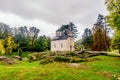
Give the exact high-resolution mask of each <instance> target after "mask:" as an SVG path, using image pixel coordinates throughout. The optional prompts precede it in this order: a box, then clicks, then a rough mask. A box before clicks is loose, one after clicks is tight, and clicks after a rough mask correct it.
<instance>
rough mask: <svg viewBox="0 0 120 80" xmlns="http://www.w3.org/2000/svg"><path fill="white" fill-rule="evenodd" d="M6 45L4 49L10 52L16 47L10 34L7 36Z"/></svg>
mask: <svg viewBox="0 0 120 80" xmlns="http://www.w3.org/2000/svg"><path fill="white" fill-rule="evenodd" d="M6 45H7V48H6V51H7V52H8V53H12V50H13V49H16V48H17V45H16V44H15V42H14V40H13V38H12V36H8V39H7V43H6Z"/></svg>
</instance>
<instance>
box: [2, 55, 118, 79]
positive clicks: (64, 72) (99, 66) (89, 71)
mask: <svg viewBox="0 0 120 80" xmlns="http://www.w3.org/2000/svg"><path fill="white" fill-rule="evenodd" d="M93 58H98V60H96V61H89V62H81V63H78V65H79V66H71V65H70V63H57V62H54V63H49V64H46V65H39V61H36V62H32V63H29V62H27V61H20V62H19V63H18V64H14V65H3V64H1V63H0V80H115V77H116V76H118V77H120V57H112V56H96V57H93Z"/></svg>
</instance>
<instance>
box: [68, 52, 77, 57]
mask: <svg viewBox="0 0 120 80" xmlns="http://www.w3.org/2000/svg"><path fill="white" fill-rule="evenodd" d="M66 56H71V57H73V56H77V54H75V52H67V53H66Z"/></svg>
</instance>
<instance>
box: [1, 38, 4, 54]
mask: <svg viewBox="0 0 120 80" xmlns="http://www.w3.org/2000/svg"><path fill="white" fill-rule="evenodd" d="M4 53H5V48H4V40H2V39H0V54H1V55H3V54H4Z"/></svg>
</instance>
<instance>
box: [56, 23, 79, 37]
mask: <svg viewBox="0 0 120 80" xmlns="http://www.w3.org/2000/svg"><path fill="white" fill-rule="evenodd" d="M57 31H61V32H62V34H63V35H68V32H69V31H70V32H72V36H73V37H74V38H76V37H77V32H78V30H77V27H76V26H75V25H74V23H73V22H70V23H69V24H67V25H62V26H61V27H60V28H59V29H58V30H57Z"/></svg>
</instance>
